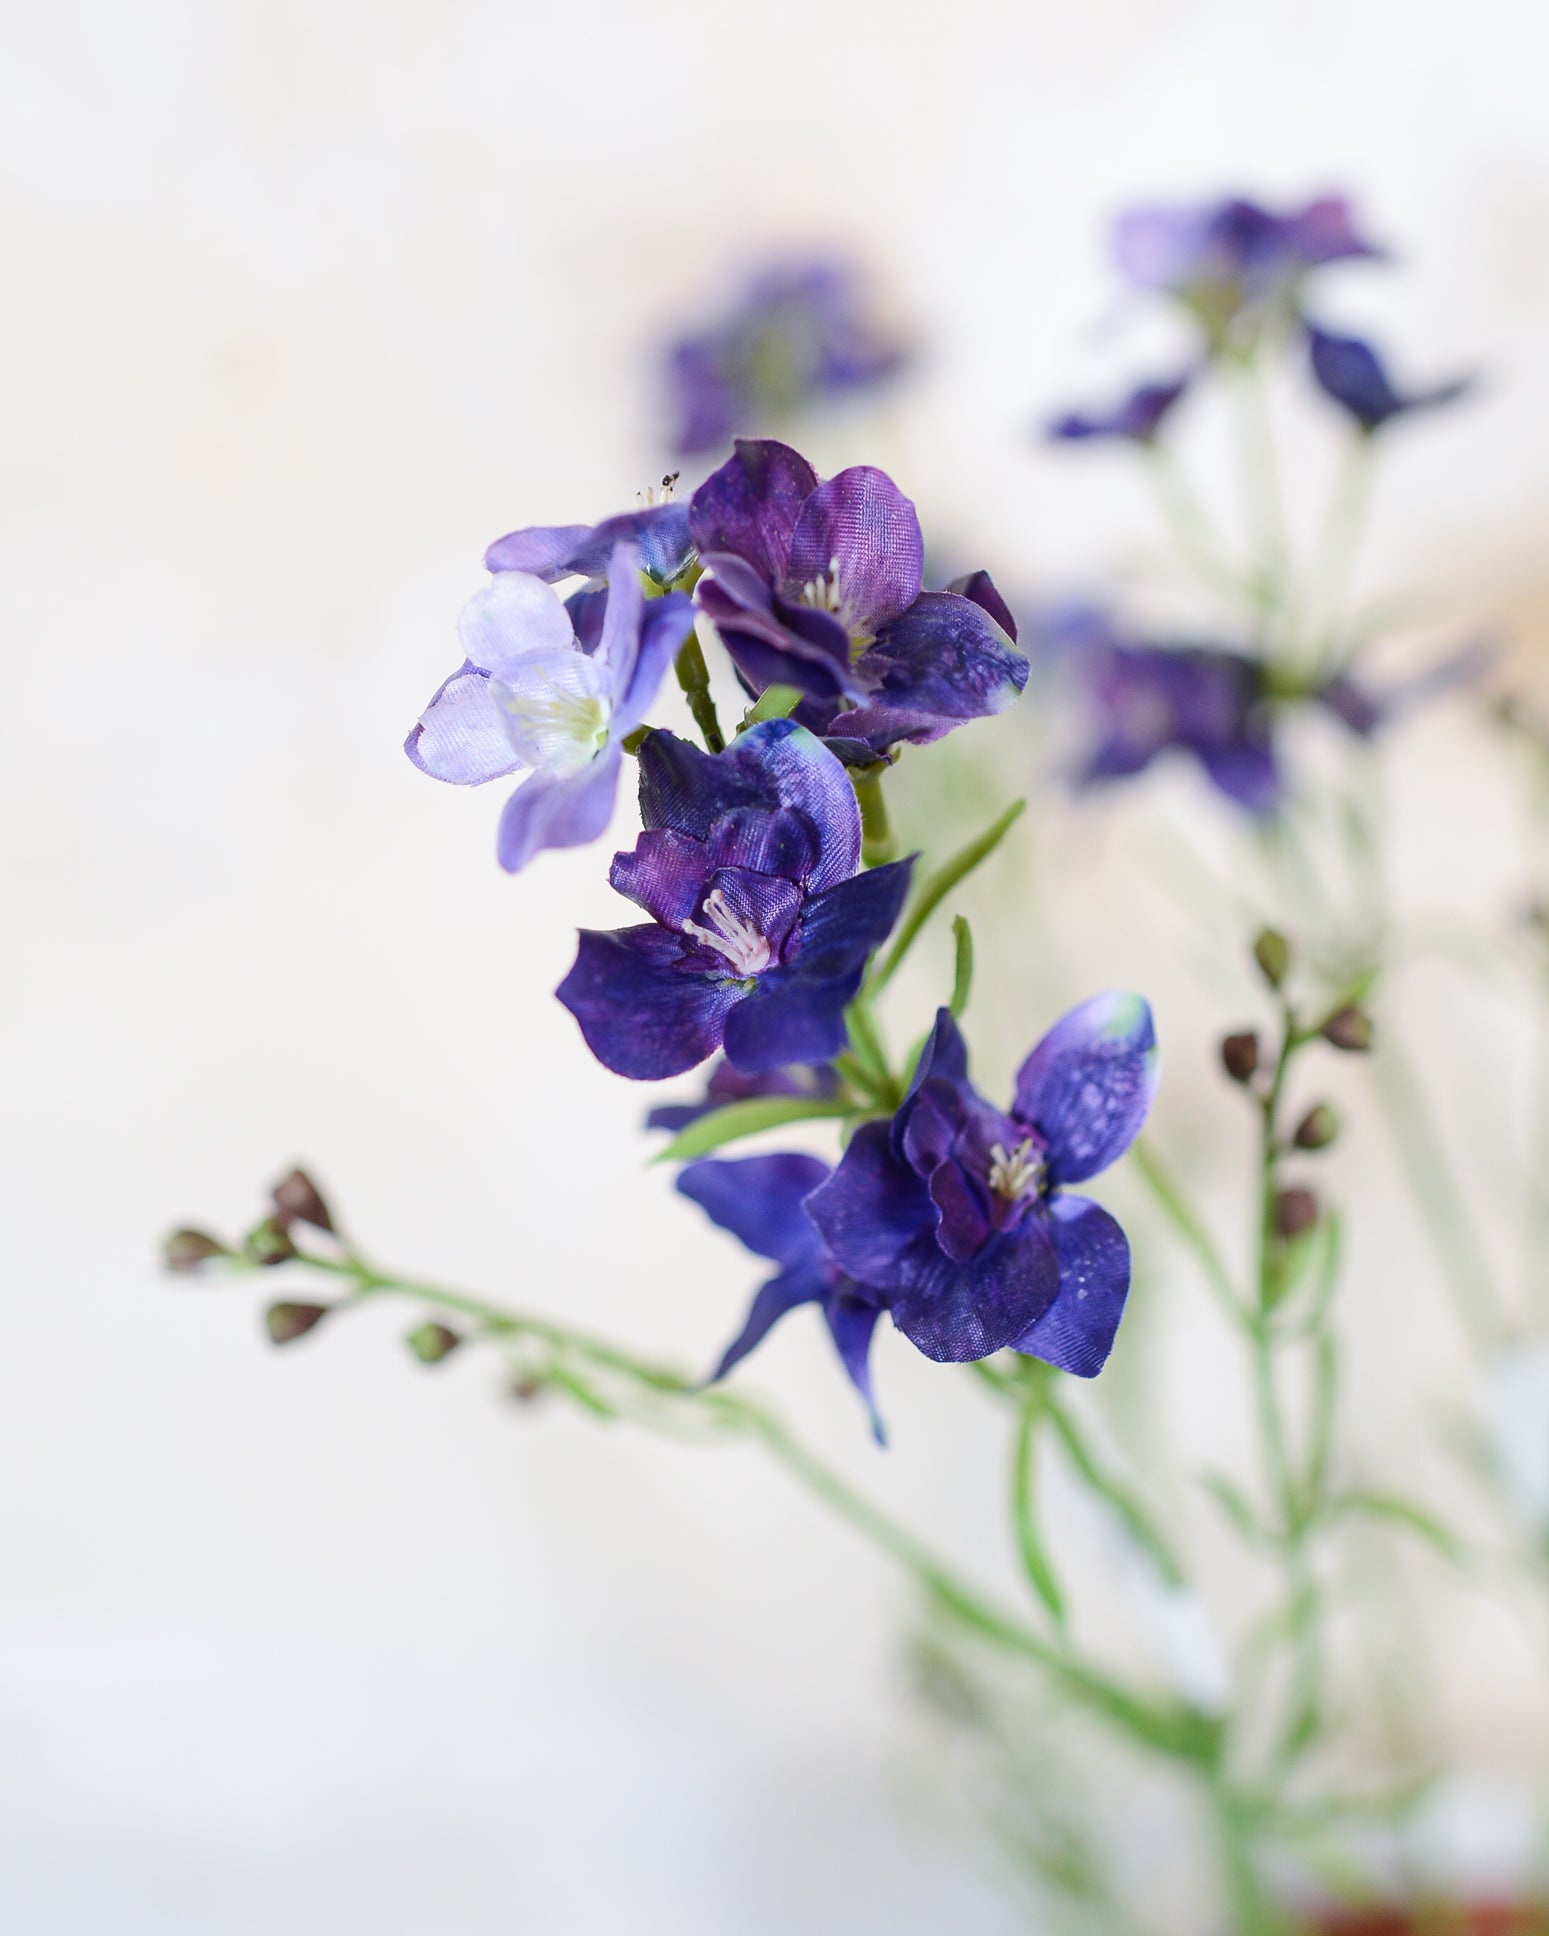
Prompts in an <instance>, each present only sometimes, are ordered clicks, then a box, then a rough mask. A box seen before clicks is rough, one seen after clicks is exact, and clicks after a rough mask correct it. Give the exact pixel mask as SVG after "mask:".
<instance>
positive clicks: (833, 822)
mask: <svg viewBox="0 0 1549 1936" xmlns="http://www.w3.org/2000/svg"><path fill="white" fill-rule="evenodd" d="M640 817H641V819H642V821H643V822H644V825H645V831H644V832H643V833H642V834H641V836H640V838H639V840H638V841H637V843H636V845H635V848H634V851H633V852H632V853H628V854H616V855H615V856H614V858H613V870H612V873H611V876H610V878H611V880H612V882H613V885H614V886H615V887H616V888H617V889H618V891H619V892H620V893H621V894H626V895H628V896H629V898H630V899H631V900H632V901H634V902H636V903H637V904H638V905H639V906H640V907H642V908H644V909H645V911H646V913H647V914H649V915H650V916H651V919H650V920H649V921H648V922H647V923H645V925H644V926H641V927H634V928H621V929H619V930H617V931H615V932H607V933H604V932H598V931H595V930H583V931H582V934H581V941H580V948H579V951H578V952H577V955H576V961H575V966H574V967H573V968H572V969H571V971H570V973H569V974H568V975H567V976H566V977H565V979H564V981H563V982H562V983H561V984H560V987H559V990H558V994H559V999H560V1001H561V1002H563V1003H564V1005H565V1007H566V1008H568V1009H569V1010H570V1012H571V1014H572V1015H574V1017H575V1018H576V1020H577V1022H579V1023H580V1025H581V1033H582V1035H583V1036H584V1037H585V1038H586V1044H587V1047H588V1048H589V1049H590V1050H591V1051H592V1053H593V1055H595V1056H596V1057H597V1059H598V1061H599V1062H601V1063H603V1064H605V1065H606V1066H607V1067H608V1068H610V1069H612V1070H613V1071H614V1073H615V1074H616V1075H621V1076H633V1077H636V1078H638V1079H640V1080H651V1079H654V1078H656V1077H660V1076H676V1075H681V1074H682V1073H683V1071H684V1070H685V1069H691V1068H693V1067H694V1065H695V1063H697V1062H703V1061H704V1059H705V1057H706V1056H708V1055H711V1054H713V1053H714V1052H715V1050H716V1049H718V1048H722V1047H723V1046H724V1048H725V1051H726V1059H727V1061H728V1062H730V1063H731V1064H732V1065H733V1067H734V1068H736V1069H739V1070H741V1071H742V1072H743V1073H744V1074H746V1075H759V1074H762V1073H764V1072H766V1071H768V1070H771V1069H779V1068H783V1067H785V1066H786V1065H787V1064H789V1063H793V1062H827V1061H829V1060H831V1059H832V1057H833V1056H835V1055H836V1054H837V1053H838V1052H839V1050H840V1049H841V1048H842V1047H843V1045H844V1042H845V1036H846V1031H845V1021H844V1011H845V1008H846V1006H847V1005H848V1004H849V1002H850V1001H851V999H852V998H853V997H854V995H855V993H856V991H857V990H858V989H859V987H860V984H861V979H862V976H863V975H864V974H865V971H866V963H867V960H868V959H869V957H870V955H871V953H872V951H873V949H875V948H876V947H877V945H878V943H879V942H881V941H882V940H883V939H884V938H885V937H886V935H887V933H888V930H889V929H890V928H891V927H892V925H893V923H894V921H895V920H897V918H898V911H899V908H900V907H901V906H902V904H903V898H904V895H905V893H906V891H907V889H908V885H909V874H910V870H911V867H912V865H913V863H912V862H911V861H895V862H893V863H892V864H891V865H890V866H887V867H874V868H872V869H871V870H870V871H869V872H868V873H865V874H860V875H857V873H856V869H857V868H858V867H859V865H860V852H861V826H860V810H859V808H858V807H857V806H856V802H855V790H854V788H853V787H852V786H851V785H850V781H849V777H848V775H847V774H846V772H845V769H844V768H843V767H842V766H841V765H840V764H839V762H838V760H837V759H835V758H834V756H833V754H832V753H830V752H829V751H828V749H827V748H826V747H825V746H824V745H823V744H822V743H821V742H820V741H819V740H816V739H814V738H813V736H812V734H811V733H809V732H807V731H806V729H805V728H804V727H801V726H798V725H797V724H796V723H795V722H794V721H792V720H789V719H772V720H767V721H765V722H764V723H763V724H761V725H758V726H754V727H752V728H750V730H749V731H747V732H745V733H743V734H742V735H741V736H740V737H739V738H738V739H736V740H734V741H733V742H732V744H731V745H730V746H729V747H728V748H727V749H726V751H725V752H724V753H719V754H710V753H701V752H700V751H699V750H698V748H697V747H694V746H691V745H689V744H688V742H687V741H686V740H681V739H679V738H677V736H676V735H675V734H673V733H666V732H659V733H652V734H651V736H650V737H649V738H648V739H647V740H646V741H645V743H644V745H642V747H641V748H640Z"/></svg>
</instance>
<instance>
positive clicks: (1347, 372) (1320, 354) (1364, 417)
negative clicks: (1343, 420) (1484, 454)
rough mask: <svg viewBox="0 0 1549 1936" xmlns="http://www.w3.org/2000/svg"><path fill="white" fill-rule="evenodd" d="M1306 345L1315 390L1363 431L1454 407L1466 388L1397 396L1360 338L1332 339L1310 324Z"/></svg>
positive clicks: (1460, 384) (1446, 386)
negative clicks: (1409, 415)
mask: <svg viewBox="0 0 1549 1936" xmlns="http://www.w3.org/2000/svg"><path fill="white" fill-rule="evenodd" d="M1307 339H1308V343H1309V345H1310V348H1311V355H1312V373H1313V375H1314V376H1315V377H1316V378H1317V381H1318V387H1319V388H1320V389H1321V390H1322V391H1323V392H1324V394H1325V395H1326V396H1328V397H1330V398H1332V399H1333V401H1334V402H1335V403H1337V404H1339V405H1340V406H1341V407H1342V408H1343V409H1345V410H1347V411H1348V412H1349V413H1350V415H1351V416H1352V417H1354V418H1355V420H1356V422H1357V423H1358V424H1359V425H1360V426H1361V428H1362V429H1363V430H1366V431H1375V430H1380V429H1381V428H1382V426H1383V425H1384V424H1385V423H1387V422H1389V421H1390V419H1392V418H1394V417H1398V416H1402V415H1404V414H1405V413H1406V412H1407V411H1411V410H1430V409H1436V408H1438V407H1439V406H1440V405H1442V404H1445V403H1453V402H1455V401H1456V400H1457V398H1459V397H1461V396H1462V395H1464V393H1465V392H1466V391H1467V390H1468V389H1469V387H1470V386H1469V383H1468V382H1467V380H1466V379H1459V380H1458V381H1456V382H1453V383H1441V384H1437V385H1435V386H1434V387H1433V388H1431V389H1428V390H1411V391H1408V392H1404V391H1400V390H1399V389H1398V388H1397V387H1396V386H1395V385H1394V383H1393V382H1392V380H1391V378H1390V377H1389V376H1388V373H1387V370H1386V369H1385V368H1384V367H1383V363H1382V359H1381V358H1380V357H1379V356H1378V355H1377V352H1376V351H1375V350H1374V349H1373V348H1372V346H1371V345H1370V344H1369V343H1365V342H1362V340H1361V339H1360V337H1358V336H1336V335H1334V334H1333V333H1332V332H1331V331H1329V330H1324V329H1319V328H1318V327H1317V326H1316V324H1312V323H1309V324H1308V326H1307Z"/></svg>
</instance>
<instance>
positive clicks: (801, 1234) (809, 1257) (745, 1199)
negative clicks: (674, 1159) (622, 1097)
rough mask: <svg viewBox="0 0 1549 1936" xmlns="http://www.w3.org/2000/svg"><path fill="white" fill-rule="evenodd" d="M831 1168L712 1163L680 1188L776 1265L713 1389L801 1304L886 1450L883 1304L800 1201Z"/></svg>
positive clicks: (752, 1161) (777, 1162)
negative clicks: (853, 1274) (820, 1321)
mask: <svg viewBox="0 0 1549 1936" xmlns="http://www.w3.org/2000/svg"><path fill="white" fill-rule="evenodd" d="M828 1175H829V1169H828V1165H827V1164H826V1163H824V1162H821V1161H820V1160H819V1159H818V1158H817V1157H815V1156H794V1155H792V1156H748V1157H743V1158H742V1159H741V1160H740V1161H736V1162H723V1161H720V1160H718V1159H715V1158H707V1159H706V1160H705V1161H703V1162H700V1163H690V1164H689V1165H688V1166H687V1168H685V1169H684V1170H683V1171H682V1173H681V1174H680V1175H679V1177H678V1188H679V1190H680V1191H681V1192H682V1193H683V1195H684V1196H686V1197H688V1198H690V1199H691V1200H692V1201H693V1202H695V1203H697V1204H698V1205H699V1207H700V1208H701V1209H702V1210H703V1211H705V1213H706V1214H707V1215H708V1216H709V1217H710V1219H711V1220H712V1222H714V1223H718V1224H719V1225H720V1226H721V1228H722V1229H723V1230H729V1231H730V1232H731V1234H732V1235H733V1236H734V1237H736V1238H737V1239H738V1240H739V1242H741V1243H743V1244H745V1245H746V1246H747V1248H748V1249H749V1250H751V1251H752V1252H753V1254H754V1256H755V1257H767V1258H768V1259H769V1260H770V1261H771V1263H775V1264H778V1265H779V1266H780V1269H779V1271H778V1273H777V1274H776V1275H775V1276H774V1277H771V1278H770V1280H769V1282H768V1283H767V1284H765V1285H764V1286H763V1287H762V1288H761V1289H760V1291H759V1293H758V1295H757V1296H756V1297H755V1298H754V1300H753V1304H752V1308H751V1309H750V1310H749V1312H748V1316H747V1322H746V1323H745V1324H744V1325H743V1327H742V1329H741V1331H739V1332H738V1334H737V1336H736V1337H735V1338H734V1339H733V1340H732V1342H731V1343H730V1344H729V1345H728V1346H727V1347H726V1350H725V1351H724V1352H723V1353H722V1355H721V1361H720V1363H719V1364H718V1365H717V1366H716V1368H715V1370H714V1371H713V1372H712V1373H711V1374H710V1381H709V1382H710V1383H711V1384H714V1383H715V1382H716V1381H717V1380H719V1379H722V1378H724V1377H725V1376H726V1374H727V1373H728V1372H729V1371H730V1370H731V1369H732V1367H733V1366H734V1365H738V1364H740V1363H741V1362H742V1360H743V1359H744V1358H745V1357H746V1356H747V1355H748V1353H749V1352H750V1351H752V1350H753V1349H754V1347H755V1346H757V1345H759V1344H762V1342H763V1341H764V1339H765V1338H766V1337H767V1336H768V1335H769V1332H770V1331H771V1330H772V1329H773V1327H774V1326H775V1325H776V1324H778V1323H779V1321H780V1319H781V1318H783V1317H784V1316H785V1314H786V1312H787V1311H794V1310H795V1309H796V1307H797V1306H798V1305H800V1304H818V1305H821V1306H822V1309H823V1317H824V1320H825V1321H826V1323H827V1325H828V1333H829V1336H830V1337H831V1338H832V1339H833V1341H834V1349H835V1350H836V1351H837V1352H838V1353H839V1362H840V1363H841V1364H842V1365H843V1366H844V1368H845V1370H846V1372H847V1373H848V1374H849V1377H850V1382H851V1383H852V1384H853V1385H854V1386H855V1389H856V1390H857V1391H858V1392H859V1393H860V1395H861V1397H862V1398H863V1399H864V1400H865V1403H866V1410H867V1411H868V1412H869V1413H870V1415H871V1429H872V1431H873V1432H874V1433H875V1435H876V1439H877V1443H878V1444H879V1445H882V1444H884V1443H885V1442H886V1441H885V1438H884V1434H883V1430H882V1420H881V1419H880V1418H879V1417H878V1415H877V1404H876V1399H875V1398H874V1397H873V1395H872V1389H871V1366H870V1362H869V1357H870V1351H871V1335H872V1333H873V1331H875V1329H876V1326H877V1319H878V1318H879V1317H880V1316H881V1315H882V1311H883V1309H884V1307H885V1304H886V1299H885V1298H884V1297H883V1296H882V1295H881V1294H880V1293H879V1292H876V1291H872V1290H868V1289H867V1288H866V1286H865V1285H862V1284H857V1283H856V1282H855V1281H854V1279H853V1278H850V1277H848V1276H846V1274H845V1272H844V1271H843V1270H841V1268H840V1267H839V1265H838V1264H837V1263H836V1262H835V1260H834V1258H833V1257H832V1256H831V1255H830V1253H829V1250H828V1247H827V1245H826V1244H825V1243H824V1242H823V1239H822V1238H821V1237H820V1236H819V1234H818V1231H817V1226H816V1225H815V1224H814V1223H813V1222H812V1220H811V1218H810V1217H809V1216H808V1215H807V1213H806V1211H805V1210H804V1209H803V1208H802V1202H803V1199H804V1198H806V1197H808V1196H810V1195H811V1194H812V1192H813V1191H814V1190H815V1189H817V1187H818V1185H819V1184H821V1183H824V1182H826V1181H827V1179H828Z"/></svg>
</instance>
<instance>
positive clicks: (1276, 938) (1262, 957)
mask: <svg viewBox="0 0 1549 1936" xmlns="http://www.w3.org/2000/svg"><path fill="white" fill-rule="evenodd" d="M1253 959H1254V960H1255V961H1256V962H1257V963H1258V965H1259V973H1260V974H1261V975H1262V976H1263V977H1264V979H1265V981H1267V982H1268V983H1269V985H1270V987H1271V988H1278V987H1279V986H1280V984H1281V982H1283V981H1284V980H1285V978H1286V976H1287V974H1289V973H1290V968H1291V944H1290V942H1289V941H1287V940H1286V938H1285V936H1284V935H1283V934H1282V933H1281V932H1280V930H1279V929H1278V928H1264V929H1262V930H1261V931H1260V933H1259V935H1258V938H1257V939H1256V940H1255V941H1254V943H1253Z"/></svg>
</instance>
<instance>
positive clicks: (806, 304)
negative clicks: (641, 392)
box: [667, 262, 904, 456]
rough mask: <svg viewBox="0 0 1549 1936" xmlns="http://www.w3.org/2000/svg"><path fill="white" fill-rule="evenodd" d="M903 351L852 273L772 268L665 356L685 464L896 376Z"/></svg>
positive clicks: (822, 267)
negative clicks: (801, 411)
mask: <svg viewBox="0 0 1549 1936" xmlns="http://www.w3.org/2000/svg"><path fill="white" fill-rule="evenodd" d="M903 361H904V352H903V348H902V346H901V345H900V344H899V343H898V342H896V341H895V340H894V339H893V338H892V337H890V336H889V335H888V334H886V332H885V331H884V330H882V329H881V328H880V327H879V325H878V324H877V323H876V321H875V320H874V318H873V317H872V315H871V314H870V310H869V306H868V304H867V301H866V292H865V289H864V287H863V285H862V283H861V280H860V278H859V277H858V276H857V275H856V273H855V271H854V270H853V269H851V268H848V267H846V266H845V265H844V264H843V263H838V262H797V263H789V264H776V265H774V266H772V267H770V268H768V269H766V270H764V271H763V272H762V274H760V275H758V276H755V277H754V278H753V280H752V281H751V282H749V283H748V284H747V286H746V288H745V289H744V290H743V292H742V294H741V296H740V297H739V299H738V301H737V302H736V303H735V304H734V305H733V307H732V308H731V310H730V311H729V312H728V313H727V314H726V315H725V316H723V317H722V318H721V319H720V320H719V321H718V322H716V323H713V324H711V325H710V326H709V327H708V328H706V329H703V330H700V331H698V332H697V333H696V334H694V335H689V336H684V337H681V338H680V339H679V340H678V341H677V342H675V343H674V344H673V345H672V347H671V349H670V350H669V352H668V357H667V374H668V380H669V383H670V386H671V391H672V404H673V409H674V413H675V416H676V420H677V431H676V446H677V449H678V450H679V451H680V452H682V453H683V455H684V456H689V455H691V454H692V453H694V452H697V451H710V450H724V449H725V447H726V445H727V444H729V443H730V442H731V440H732V438H733V437H734V436H736V435H738V434H739V433H741V432H745V431H749V430H756V429H758V428H760V427H761V426H763V425H766V424H770V423H774V422H778V421H779V420H780V419H781V418H783V417H785V416H788V415H789V414H790V413H791V412H793V411H796V410H799V409H802V408H804V407H806V406H808V405H810V404H812V403H813V402H817V401H821V400H823V399H825V398H829V397H839V396H843V395H845V394H847V393H849V392H852V391H858V390H867V389H871V388H872V387H874V386H875V385H877V384H879V383H882V382H885V381H886V380H887V379H888V378H889V377H891V376H893V375H895V374H896V372H897V371H898V370H899V368H900V367H901V366H902V364H903Z"/></svg>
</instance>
